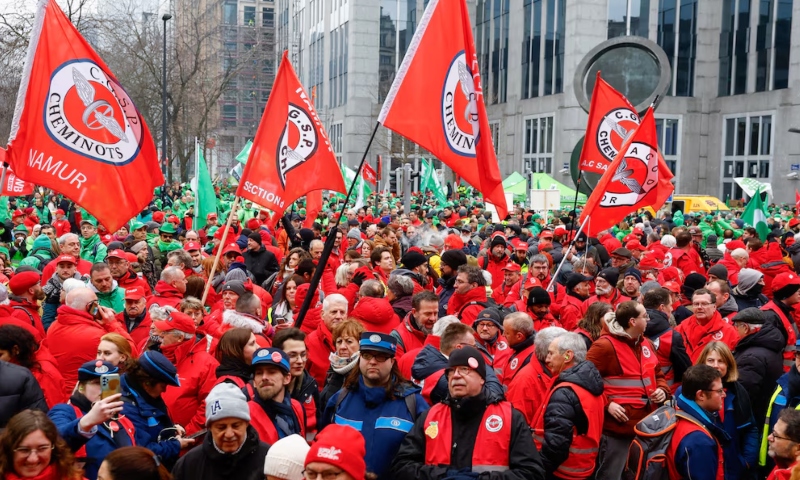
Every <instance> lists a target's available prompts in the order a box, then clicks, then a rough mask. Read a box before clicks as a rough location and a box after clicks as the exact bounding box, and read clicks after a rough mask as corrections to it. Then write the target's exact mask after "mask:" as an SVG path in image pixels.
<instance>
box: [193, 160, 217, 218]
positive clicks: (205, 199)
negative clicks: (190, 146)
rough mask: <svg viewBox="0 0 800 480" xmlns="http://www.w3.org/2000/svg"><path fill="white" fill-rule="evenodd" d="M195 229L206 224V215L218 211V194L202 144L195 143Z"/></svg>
mask: <svg viewBox="0 0 800 480" xmlns="http://www.w3.org/2000/svg"><path fill="white" fill-rule="evenodd" d="M193 186H194V218H195V220H194V225H193V228H194V230H200V229H201V228H203V227H205V226H206V216H207V215H208V214H209V213H216V212H217V195H216V193H215V192H214V186H213V185H212V184H211V175H209V173H208V167H207V166H206V159H205V158H203V150H201V149H200V144H195V175H194V182H193Z"/></svg>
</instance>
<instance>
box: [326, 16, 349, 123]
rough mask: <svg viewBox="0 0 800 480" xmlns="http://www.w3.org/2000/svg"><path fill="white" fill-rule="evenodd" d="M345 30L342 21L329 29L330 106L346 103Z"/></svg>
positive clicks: (346, 30) (346, 26)
mask: <svg viewBox="0 0 800 480" xmlns="http://www.w3.org/2000/svg"><path fill="white" fill-rule="evenodd" d="M347 32H348V25H347V23H343V24H342V25H340V26H339V27H338V28H336V29H335V30H332V31H331V51H330V63H329V75H330V92H329V93H330V105H329V106H330V107H331V108H333V107H338V106H341V105H344V104H345V103H347Z"/></svg>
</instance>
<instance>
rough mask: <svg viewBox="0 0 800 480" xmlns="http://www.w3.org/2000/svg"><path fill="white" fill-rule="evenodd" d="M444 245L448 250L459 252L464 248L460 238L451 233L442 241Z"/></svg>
mask: <svg viewBox="0 0 800 480" xmlns="http://www.w3.org/2000/svg"><path fill="white" fill-rule="evenodd" d="M444 244H445V245H446V246H447V248H448V249H449V250H461V249H462V248H464V241H463V240H461V237H459V236H458V235H456V234H454V233H451V234H450V235H448V236H447V237H445V239H444Z"/></svg>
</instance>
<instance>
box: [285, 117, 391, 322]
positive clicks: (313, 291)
mask: <svg viewBox="0 0 800 480" xmlns="http://www.w3.org/2000/svg"><path fill="white" fill-rule="evenodd" d="M380 126H381V124H380V122H375V128H374V129H373V130H372V135H371V136H370V137H369V142H368V143H367V148H366V149H365V150H364V156H362V157H361V163H359V164H358V169H356V177H355V179H354V180H353V183H351V184H350V188H349V189H348V190H347V196H346V197H345V199H344V203H343V204H342V207H341V208H340V209H339V215H338V217H334V218H339V219H341V218H342V215H344V211H345V209H346V208H347V202H348V201H349V200H350V197H351V196H352V195H353V189H354V188H355V186H356V180H358V176H359V175H361V169H362V168H364V162H365V161H366V160H367V155H369V149H370V147H371V146H372V141H373V140H374V139H375V134H376V133H378V127H380ZM334 242H336V235H331V234H330V232H329V233H328V238H327V239H326V240H325V248H323V249H322V256H321V257H320V258H319V261H318V262H317V268H316V269H314V276H313V277H312V278H311V283H310V284H309V286H308V293H307V294H306V298H305V299H303V305H302V306H301V307H300V311H299V312H298V313H297V319H296V320H295V322H294V325H292V326H293V327H295V328H300V325H302V324H303V320H304V319H305V317H306V312H308V309H309V308H310V307H311V301H312V299H316V298H317V287H318V286H319V282H320V280H322V272H323V271H324V270H325V266H326V265H327V263H328V258H330V256H331V252H332V251H333V244H334Z"/></svg>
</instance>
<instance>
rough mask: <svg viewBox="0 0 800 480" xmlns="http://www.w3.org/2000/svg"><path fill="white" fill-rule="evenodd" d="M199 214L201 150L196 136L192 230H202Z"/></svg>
mask: <svg viewBox="0 0 800 480" xmlns="http://www.w3.org/2000/svg"><path fill="white" fill-rule="evenodd" d="M198 215H200V151H199V150H198V146H197V137H194V222H192V230H200V228H199V227H198V225H200V223H199V221H198Z"/></svg>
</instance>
